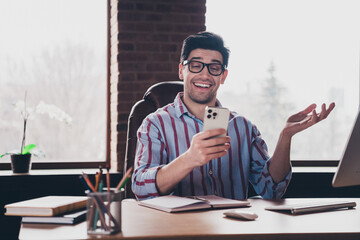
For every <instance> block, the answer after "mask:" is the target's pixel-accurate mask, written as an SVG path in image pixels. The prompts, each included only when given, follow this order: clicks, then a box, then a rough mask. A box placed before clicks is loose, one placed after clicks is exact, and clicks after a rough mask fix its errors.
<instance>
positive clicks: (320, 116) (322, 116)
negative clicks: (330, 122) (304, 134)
mask: <svg viewBox="0 0 360 240" xmlns="http://www.w3.org/2000/svg"><path fill="white" fill-rule="evenodd" d="M334 108H335V103H331V104H330V105H329V107H328V108H327V109H326V104H325V103H323V104H322V105H321V112H320V113H319V114H317V113H316V110H315V109H314V110H313V112H312V122H313V124H315V123H317V122H320V121H322V120H324V119H325V118H327V117H328V116H329V114H330V112H331V111H332V110H333V109H334Z"/></svg>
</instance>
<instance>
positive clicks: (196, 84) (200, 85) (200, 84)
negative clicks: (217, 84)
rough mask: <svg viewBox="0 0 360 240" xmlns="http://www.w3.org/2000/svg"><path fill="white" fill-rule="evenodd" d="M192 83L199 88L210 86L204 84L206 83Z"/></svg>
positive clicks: (209, 85)
mask: <svg viewBox="0 0 360 240" xmlns="http://www.w3.org/2000/svg"><path fill="white" fill-rule="evenodd" d="M194 85H195V86H196V87H200V88H209V87H211V84H206V83H194Z"/></svg>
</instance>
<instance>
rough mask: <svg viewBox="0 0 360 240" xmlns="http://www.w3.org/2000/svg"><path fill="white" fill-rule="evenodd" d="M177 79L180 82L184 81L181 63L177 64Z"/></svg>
mask: <svg viewBox="0 0 360 240" xmlns="http://www.w3.org/2000/svg"><path fill="white" fill-rule="evenodd" d="M179 78H180V80H184V74H183V65H182V64H181V63H179Z"/></svg>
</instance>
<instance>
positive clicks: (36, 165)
mask: <svg viewBox="0 0 360 240" xmlns="http://www.w3.org/2000/svg"><path fill="white" fill-rule="evenodd" d="M104 1H106V5H107V7H106V13H107V16H106V25H107V26H106V28H107V30H106V31H107V33H106V35H107V36H106V38H107V40H106V45H107V46H106V130H105V131H106V134H105V135H106V150H105V159H104V161H91V162H84V161H82V162H60V161H59V162H43V163H42V162H33V163H32V166H31V169H81V168H98V167H99V166H100V165H101V166H103V167H105V166H107V165H108V166H110V57H111V55H110V48H111V46H110V37H111V36H110V29H111V22H110V17H111V4H110V0H104ZM0 170H11V163H9V162H8V163H1V162H0Z"/></svg>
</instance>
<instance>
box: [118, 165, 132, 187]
mask: <svg viewBox="0 0 360 240" xmlns="http://www.w3.org/2000/svg"><path fill="white" fill-rule="evenodd" d="M131 171H132V167H130V168H129V169H128V170H127V171H126V173H125V174H124V176H123V177H122V179H121V181H120V182H119V184H118V185H117V186H116V190H117V191H119V190H120V189H121V188H122V187H124V186H125V184H126V182H127V181H128V180H129V178H130V175H131Z"/></svg>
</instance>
